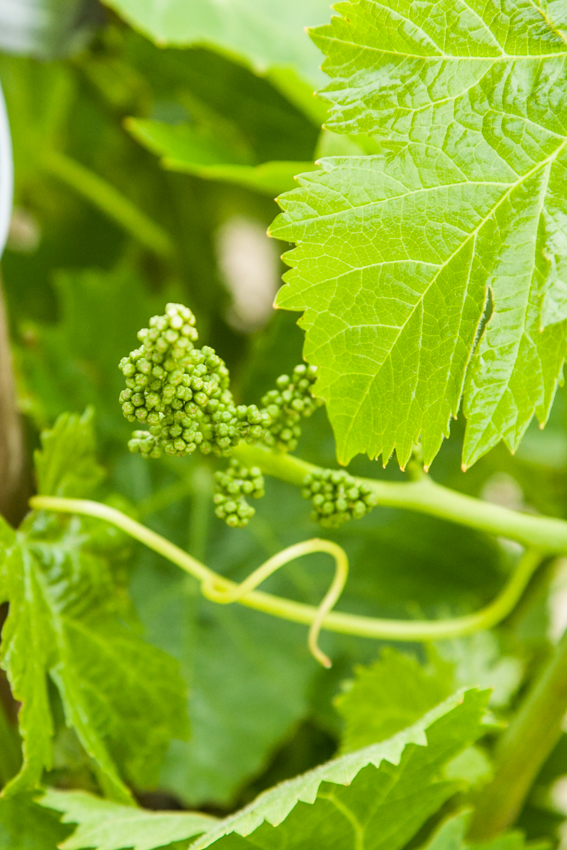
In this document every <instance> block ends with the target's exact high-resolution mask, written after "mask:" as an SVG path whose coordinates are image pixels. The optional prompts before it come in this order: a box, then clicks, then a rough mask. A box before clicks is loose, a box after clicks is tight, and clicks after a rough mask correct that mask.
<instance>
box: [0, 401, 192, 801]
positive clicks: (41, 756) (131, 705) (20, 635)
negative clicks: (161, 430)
mask: <svg viewBox="0 0 567 850" xmlns="http://www.w3.org/2000/svg"><path fill="white" fill-rule="evenodd" d="M90 428H91V420H90V418H89V417H85V416H83V417H80V418H79V417H78V416H63V417H61V418H60V419H59V420H58V422H57V423H56V425H55V427H54V429H53V431H52V432H51V433H50V434H48V435H47V436H46V437H45V438H44V449H43V451H42V452H40V453H38V455H37V458H36V461H37V464H38V471H39V470H42V472H41V473H40V474H39V475H38V477H39V479H40V480H41V481H42V482H43V487H44V492H45V489H46V486H47V484H48V483H49V484H50V485H52V486H53V487H54V489H55V491H56V492H60V488H61V487H62V486H67V485H68V484H69V482H71V484H72V489H71V492H72V493H73V494H74V495H80V486H79V478H78V477H77V475H75V474H71V472H73V468H74V471H75V472H77V471H78V470H80V469H84V470H85V472H86V476H87V477H86V483H87V485H89V486H90V484H91V483H92V470H93V469H96V466H95V462H94V459H93V458H91V459H90V461H89V459H88V454H87V449H86V447H88V446H90V447H92V444H93V440H92V434H89V429H90ZM65 445H69V447H70V451H69V458H68V462H69V466H70V467H71V469H69V468H66V467H65V464H64V461H63V453H64V447H65ZM69 486H71V485H69ZM65 492H68V491H65ZM0 559H1V560H0V599H1V600H2V601H7V602H9V613H8V617H7V619H6V622H5V625H4V628H3V632H2V651H1V664H2V667H3V668H4V669H5V670H6V673H7V675H8V679H9V681H10V685H11V687H12V692H13V694H14V697H15V699H17V700H18V701H19V702H20V703H21V708H20V712H19V726H20V733H21V736H22V740H23V765H22V768H21V770H20V772H19V773H18V774H17V775H16V776H15V777H14V778H13V779H12V780H11V782H10V783H9V784H8V785H7V787H6V789H5V793H8V794H14V793H15V792H16V791H20V790H23V789H27V788H31V787H34V786H35V785H37V784H38V783H39V782H40V780H41V775H42V771H43V768H49V767H51V765H52V743H51V738H52V735H53V720H52V713H51V707H50V700H49V694H48V677H49V678H50V679H51V680H52V681H53V682H54V684H55V686H56V687H57V689H58V691H59V695H60V697H61V701H62V704H63V708H64V711H65V719H66V721H67V724H68V725H69V726H72V727H74V729H75V731H76V733H77V736H78V738H79V740H80V742H81V744H82V745H83V747H84V749H85V750H86V752H87V753H88V754H89V755H90V756H91V758H92V759H93V760H94V762H95V763H96V765H97V769H98V773H99V778H100V781H101V784H102V786H103V788H104V789H105V791H106V793H107V794H108V795H109V796H112V797H115V798H117V799H120V800H123V801H129V800H130V794H129V791H128V789H127V787H126V785H125V783H124V779H127V780H129V781H130V782H133V783H136V784H139V785H141V786H142V787H143V786H144V785H149V784H151V783H152V782H153V781H155V779H156V777H157V773H158V771H159V767H160V763H161V760H162V757H163V753H164V750H165V747H166V746H167V744H168V742H169V740H170V739H171V738H172V737H174V736H180V737H183V736H185V735H186V732H187V719H186V708H185V699H186V697H185V693H186V687H185V684H184V682H183V680H182V679H181V678H180V676H179V671H178V665H177V663H176V662H175V661H174V660H173V659H172V658H170V657H168V656H167V655H165V654H164V653H162V652H160V651H159V650H157V649H154V648H153V647H151V646H150V645H149V644H147V643H145V642H144V641H143V640H142V639H141V638H140V637H139V636H138V635H137V634H136V633H135V632H133V631H132V630H131V629H130V628H127V627H126V626H125V625H124V624H123V622H122V617H121V603H120V602H119V600H118V597H117V595H116V592H115V588H114V583H113V578H112V574H111V571H110V565H109V562H108V560H107V558H106V557H105V553H104V550H102V551H101V540H100V535H98V536H97V533H96V523H95V524H92V523H91V524H89V523H85V522H83V521H81V520H79V519H78V518H77V517H66V518H63V519H60V518H58V517H57V516H55V515H52V514H44V513H42V512H39V513H36V514H31V515H29V516H28V518H27V519H26V521H25V523H24V525H23V526H22V528H21V530H20V531H19V533H18V534H17V535H16V533H15V532H14V531H12V529H10V527H9V526H8V525H7V524H6V523H4V522H2V524H1V525H0ZM141 705H143V706H144V711H143V712H141V711H140V708H139V707H140V706H141Z"/></svg>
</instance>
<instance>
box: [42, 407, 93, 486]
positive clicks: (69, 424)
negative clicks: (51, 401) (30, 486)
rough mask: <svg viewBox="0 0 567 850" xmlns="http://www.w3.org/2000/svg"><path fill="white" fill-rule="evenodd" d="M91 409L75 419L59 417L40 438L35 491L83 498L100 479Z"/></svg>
mask: <svg viewBox="0 0 567 850" xmlns="http://www.w3.org/2000/svg"><path fill="white" fill-rule="evenodd" d="M93 417H94V409H93V408H92V407H91V408H87V410H86V411H85V413H84V414H83V415H82V416H81V417H79V416H78V415H77V414H75V413H63V414H62V415H61V416H60V417H59V418H58V419H57V422H56V424H55V427H54V428H53V429H52V430H51V431H44V432H43V433H42V435H41V444H42V449H41V451H36V452H35V471H36V476H37V491H38V493H40V494H42V495H50V496H64V497H66V498H73V497H79V496H80V497H82V496H87V495H88V494H89V493H90V491H91V490H92V489H94V487H96V485H97V484H98V483H99V482H100V481H101V480H102V478H103V477H104V470H103V469H102V467H101V466H99V464H98V463H97V461H96V458H95V454H94V452H95V435H94V430H93Z"/></svg>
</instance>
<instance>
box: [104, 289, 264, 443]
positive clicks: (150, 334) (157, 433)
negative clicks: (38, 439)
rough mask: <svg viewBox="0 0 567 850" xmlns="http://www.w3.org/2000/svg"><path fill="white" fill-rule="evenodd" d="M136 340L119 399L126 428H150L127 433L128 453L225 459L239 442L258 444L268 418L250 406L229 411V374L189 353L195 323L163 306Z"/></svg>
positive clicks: (213, 358)
mask: <svg viewBox="0 0 567 850" xmlns="http://www.w3.org/2000/svg"><path fill="white" fill-rule="evenodd" d="M149 324H150V327H149V328H144V329H143V330H141V331H140V332H139V333H138V339H139V340H140V342H141V343H142V345H141V347H140V348H137V349H135V350H134V351H132V352H131V353H130V354H129V356H128V357H123V358H122V360H121V361H120V364H119V368H120V369H121V371H122V373H123V374H124V376H125V378H126V389H125V390H123V391H122V393H121V394H120V402H121V404H122V412H123V413H124V416H125V417H126V419H128V421H129V422H136V421H138V422H140V423H143V424H146V425H149V431H134V434H133V436H132V439H131V440H130V442H129V444H128V447H129V448H130V450H131V451H133V452H140V453H141V454H142V455H143V456H144V457H160V455H161V453H162V450H163V451H165V452H166V454H170V455H177V456H179V457H183V456H184V455H188V454H192V452H194V451H195V450H196V449H197V448H199V450H200V451H201V452H202V453H203V454H209V453H210V452H215V453H216V454H219V455H229V454H230V452H231V450H232V448H233V446H235V445H237V444H238V443H239V442H240V440H242V439H245V440H247V441H250V442H252V441H254V440H259V439H262V438H263V436H264V434H265V429H266V426H267V425H269V424H270V417H269V415H268V414H267V413H266V412H265V411H260V410H258V408H257V407H256V406H255V405H249V406H246V405H240V406H238V407H235V405H234V401H233V397H232V393H231V392H230V389H229V384H230V381H229V372H228V369H227V367H226V365H225V363H224V361H223V360H222V359H221V358H220V357H219V356H218V355H217V354H216V353H215V351H214V349H212V348H210V347H209V346H207V345H204V346H203V347H202V348H201V349H198V348H195V345H194V343H195V341H196V340H197V338H198V334H197V331H196V330H195V317H194V315H193V313H192V312H191V310H189V309H188V308H187V307H184V306H183V305H182V304H167V306H166V312H165V315H164V316H154V317H153V318H152V319H150V323H149Z"/></svg>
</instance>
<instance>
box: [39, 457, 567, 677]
mask: <svg viewBox="0 0 567 850" xmlns="http://www.w3.org/2000/svg"><path fill="white" fill-rule="evenodd" d="M234 453H235V455H236V456H237V457H238V459H239V460H241V461H242V462H245V463H247V464H252V463H253V464H254V465H256V466H259V467H260V468H261V469H262V471H263V472H264V473H266V474H268V475H272V476H275V477H278V478H280V479H282V480H284V481H288V482H290V483H292V484H296V485H299V486H300V485H301V484H302V482H303V480H304V478H305V475H306V474H307V473H308V472H314V471H319V469H318V467H315V466H313V465H311V464H308V463H306V462H305V461H302V460H299V459H298V458H296V457H294V456H293V455H289V454H283V453H276V452H271V451H268V450H266V449H263V448H260V447H258V446H253V445H252V446H251V445H240V446H238V447H237V448H236V449H235V452H234ZM414 475H415V480H410V481H408V482H407V483H400V484H398V483H391V482H384V481H377V480H371V479H364V483H366V484H368V485H369V486H371V487H372V489H373V491H374V492H375V493H376V496H377V498H378V500H379V503H380V504H381V505H385V506H395V507H399V508H407V509H409V510H415V511H420V512H422V513H426V514H430V515H433V516H437V517H441V518H443V519H446V520H449V521H452V522H457V523H460V524H462V525H467V526H470V527H473V528H477V529H479V530H483V531H486V532H488V533H491V534H496V535H499V536H502V537H507V538H509V539H512V540H515V541H517V542H519V543H521V544H522V545H523V546H524V547H525V552H524V554H523V556H522V558H521V559H520V560H519V562H518V565H517V567H516V569H515V571H514V572H513V574H512V575H511V577H510V578H509V580H508V582H507V584H506V585H505V587H504V589H503V590H502V591H501V593H500V594H499V596H497V597H496V599H495V600H494V601H493V602H491V603H490V604H489V605H487V606H486V607H485V608H482V609H481V610H480V611H477V612H475V613H473V614H468V615H465V616H462V617H454V618H450V619H443V620H388V619H380V618H375V617H365V616H358V615H355V614H346V613H341V612H338V611H332V608H333V607H334V605H335V603H336V602H337V600H338V599H339V596H340V594H341V592H342V590H343V587H344V585H345V582H346V579H347V575H348V560H347V556H346V553H345V552H344V550H343V549H342V548H341V547H340V546H338V545H337V544H336V543H333V542H331V541H329V540H321V539H312V540H306V541H304V542H303V543H298V544H295V545H294V546H290V547H289V548H287V549H284V550H283V551H281V552H279V553H278V554H277V555H275V556H274V557H273V558H270V559H269V560H268V561H266V562H265V563H264V564H263V565H262V566H260V567H259V568H258V569H257V570H255V571H254V572H253V573H252V574H251V575H250V576H248V578H247V579H246V580H245V581H244V582H242V583H241V584H236V583H235V582H233V581H230V580H229V579H227V578H225V577H224V576H221V575H219V574H218V573H216V572H214V571H213V570H211V569H209V567H207V566H205V565H204V564H202V563H201V562H200V561H198V560H197V559H196V558H193V557H192V556H191V555H189V554H188V553H187V552H184V551H183V550H182V549H180V548H179V547H177V546H175V545H174V544H173V543H170V542H169V541H168V540H166V539H165V538H163V537H161V536H160V535H159V534H156V533H155V532H153V531H151V530H150V529H148V528H146V527H145V526H144V525H141V524H140V523H138V522H136V521H135V520H133V519H131V518H130V517H128V516H126V515H125V514H123V513H121V512H120V511H118V510H116V509H114V508H111V507H109V506H108V505H104V504H101V503H100V502H93V501H89V500H84V499H67V498H59V497H54V496H34V497H33V498H32V499H31V500H30V505H31V507H32V508H34V509H38V510H42V509H43V510H51V511H56V512H61V513H71V514H83V515H86V516H91V517H97V518H99V519H102V520H104V521H106V522H109V523H111V524H112V525H114V526H116V527H117V528H120V529H121V530H122V531H124V532H126V533H127V534H129V535H130V536H131V537H133V538H135V539H136V540H139V541H140V542H141V543H143V544H145V545H146V546H148V547H149V548H150V549H153V550H154V551H156V552H158V553H159V554H161V555H163V557H165V558H167V559H168V560H170V561H171V562H172V563H174V564H176V565H177V566H179V567H181V569H183V570H185V571H186V572H188V573H189V574H190V575H192V576H193V577H194V578H196V579H197V580H198V581H199V582H200V584H201V591H202V593H203V595H204V596H206V597H207V598H208V599H211V600H212V601H214V602H219V603H223V604H227V603H231V602H238V603H240V604H241V605H246V606H248V607H250V608H255V609H256V610H259V611H264V612H265V613H267V614H271V615H273V616H276V617H280V618H282V619H286V620H290V621H293V622H296V623H304V624H306V625H309V626H310V630H309V648H310V650H311V652H312V653H313V655H314V656H315V658H316V659H317V660H318V661H319V662H320V663H322V664H323V665H324V666H330V663H331V662H330V661H329V659H328V658H327V656H326V655H325V654H324V653H323V652H322V651H321V649H320V648H319V646H318V637H319V632H320V630H321V629H326V630H328V631H334V632H340V633H343V634H351V635H358V636H360V637H367V638H375V639H390V640H396V641H432V640H442V639H446V638H454V637H461V636H463V635H467V634H471V633H472V632H475V631H479V630H482V629H487V628H491V627H492V626H494V625H496V624H497V623H499V622H500V621H501V620H503V619H504V618H505V617H506V616H508V614H509V613H510V612H511V611H512V610H513V609H514V608H515V606H516V605H517V603H518V601H519V600H520V598H521V596H522V594H523V592H524V590H525V589H526V587H527V585H528V583H529V581H530V579H531V577H532V575H533V574H534V572H535V570H536V569H537V567H538V565H539V564H540V563H541V561H542V559H543V558H544V557H546V556H549V555H551V554H560V553H565V552H567V522H564V521H562V520H558V519H552V518H548V517H539V516H534V515H526V514H522V513H519V512H516V511H512V510H509V509H507V508H503V507H499V506H497V505H493V504H488V503H485V502H483V501H481V500H479V499H475V498H472V497H470V496H464V495H462V494H460V493H457V492H455V491H452V490H449V489H448V488H446V487H443V486H441V485H439V484H436V483H434V482H433V481H432V480H431V479H430V478H429V476H426V475H424V474H419V473H418V474H414ZM313 552H326V553H328V554H330V555H331V556H332V557H333V558H334V560H335V577H334V579H333V582H332V584H331V586H330V588H329V590H328V591H327V593H326V595H325V597H324V598H323V601H322V602H321V604H320V605H319V607H314V606H311V605H305V604H303V603H299V602H294V601H292V600H289V599H283V598H281V597H278V596H273V595H271V594H268V593H264V592H262V591H259V590H257V589H256V588H257V587H258V585H260V584H261V583H262V582H263V581H264V580H265V579H267V578H268V577H269V576H270V575H272V574H273V573H274V572H275V571H276V570H278V569H280V568H281V567H283V566H284V565H285V564H287V563H289V562H290V561H292V560H294V559H295V558H299V557H301V556H303V555H307V554H310V553H313Z"/></svg>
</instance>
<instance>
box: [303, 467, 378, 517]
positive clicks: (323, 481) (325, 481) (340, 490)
mask: <svg viewBox="0 0 567 850" xmlns="http://www.w3.org/2000/svg"><path fill="white" fill-rule="evenodd" d="M301 494H302V496H303V498H304V499H311V503H312V505H313V513H312V514H311V519H313V520H314V521H315V522H319V523H320V524H321V525H322V526H324V527H326V528H338V526H340V525H342V524H343V523H344V522H347V521H348V520H349V519H361V518H362V517H363V516H364V515H365V514H367V513H368V512H369V511H370V510H372V508H373V507H375V506H376V505H377V504H378V498H377V496H376V494H375V493H374V492H373V490H372V488H371V487H370V485H368V484H364V483H363V482H361V481H358V480H357V479H356V478H353V477H352V475H349V474H348V473H347V472H342V471H340V470H331V469H325V470H321V472H311V473H308V474H307V475H306V476H305V479H304V481H303V490H302V491H301Z"/></svg>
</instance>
